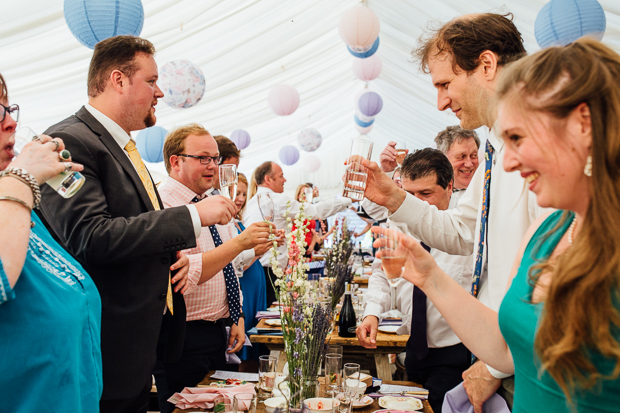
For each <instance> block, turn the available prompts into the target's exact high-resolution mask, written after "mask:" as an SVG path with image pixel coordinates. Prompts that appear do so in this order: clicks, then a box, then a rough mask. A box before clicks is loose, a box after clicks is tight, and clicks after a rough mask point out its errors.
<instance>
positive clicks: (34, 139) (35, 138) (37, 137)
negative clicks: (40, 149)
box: [32, 135, 41, 142]
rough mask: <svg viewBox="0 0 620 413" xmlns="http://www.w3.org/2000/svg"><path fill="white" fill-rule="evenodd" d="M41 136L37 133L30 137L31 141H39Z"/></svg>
mask: <svg viewBox="0 0 620 413" xmlns="http://www.w3.org/2000/svg"><path fill="white" fill-rule="evenodd" d="M40 140H41V137H40V136H39V135H36V136H35V137H34V138H32V141H33V142H34V141H40Z"/></svg>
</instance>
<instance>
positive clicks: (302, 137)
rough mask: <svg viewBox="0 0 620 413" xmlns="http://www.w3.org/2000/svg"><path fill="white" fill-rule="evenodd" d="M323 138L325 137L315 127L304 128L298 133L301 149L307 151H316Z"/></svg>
mask: <svg viewBox="0 0 620 413" xmlns="http://www.w3.org/2000/svg"><path fill="white" fill-rule="evenodd" d="M322 140H323V137H322V136H321V134H320V133H319V131H318V130H316V129H314V128H307V129H304V130H302V131H301V132H299V135H297V143H299V146H301V149H303V150H304V151H306V152H314V151H316V150H317V149H319V146H321V141H322Z"/></svg>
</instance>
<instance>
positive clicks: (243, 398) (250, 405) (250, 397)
mask: <svg viewBox="0 0 620 413" xmlns="http://www.w3.org/2000/svg"><path fill="white" fill-rule="evenodd" d="M256 403H257V398H256V395H255V394H253V393H237V394H235V395H234V396H233V412H234V413H238V412H248V413H256Z"/></svg>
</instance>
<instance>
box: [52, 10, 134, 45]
mask: <svg viewBox="0 0 620 413" xmlns="http://www.w3.org/2000/svg"><path fill="white" fill-rule="evenodd" d="M64 13H65V21H66V22H67V26H69V30H70V31H71V33H72V34H73V36H75V38H76V39H77V40H78V41H79V42H80V43H82V44H83V45H84V46H86V47H88V48H91V49H93V48H94V47H95V44H97V43H98V42H100V41H102V40H105V39H107V38H109V37H112V36H120V35H132V36H139V35H140V33H141V32H142V25H143V24H144V8H143V7H142V2H141V1H140V0H65V4H64Z"/></svg>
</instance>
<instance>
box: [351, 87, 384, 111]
mask: <svg viewBox="0 0 620 413" xmlns="http://www.w3.org/2000/svg"><path fill="white" fill-rule="evenodd" d="M357 108H358V109H359V111H360V112H362V114H363V115H365V116H377V113H379V112H381V109H383V99H381V96H379V94H378V93H377V92H366V93H364V94H363V95H362V96H360V100H358V101H357Z"/></svg>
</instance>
